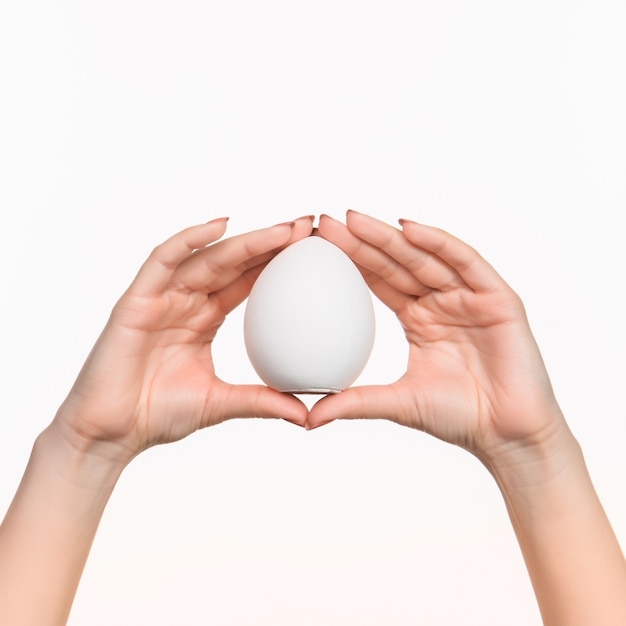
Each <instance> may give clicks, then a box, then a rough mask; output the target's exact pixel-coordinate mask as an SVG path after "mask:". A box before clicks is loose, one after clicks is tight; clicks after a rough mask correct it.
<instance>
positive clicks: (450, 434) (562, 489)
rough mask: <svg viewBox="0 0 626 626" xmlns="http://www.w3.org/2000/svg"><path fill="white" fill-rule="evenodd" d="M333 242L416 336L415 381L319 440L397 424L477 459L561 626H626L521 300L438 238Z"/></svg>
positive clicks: (333, 413) (318, 412)
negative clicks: (349, 429)
mask: <svg viewBox="0 0 626 626" xmlns="http://www.w3.org/2000/svg"><path fill="white" fill-rule="evenodd" d="M346 222H347V223H346V224H345V225H344V224H342V223H340V222H338V221H336V220H333V219H332V218H330V217H328V216H322V218H321V219H320V224H319V234H320V235H321V236H323V237H325V238H326V239H328V240H329V241H331V242H332V243H334V244H336V245H338V246H339V247H340V248H342V249H343V250H344V252H345V253H346V254H348V256H350V257H351V258H352V259H353V261H354V262H355V263H356V264H357V265H358V266H359V267H360V268H361V270H362V273H363V275H364V276H365V278H366V280H367V282H368V284H369V286H370V288H371V289H372V291H373V292H374V293H375V294H376V295H377V296H378V297H379V298H380V299H381V300H382V301H383V302H384V303H385V304H386V305H387V306H388V307H389V308H391V309H392V310H393V311H394V312H395V314H396V315H397V317H398V320H399V321H400V323H401V324H402V326H403V328H404V330H405V334H406V339H407V341H408V343H409V358H408V364H407V370H406V373H405V374H404V375H403V376H402V377H401V378H400V379H399V380H398V381H396V382H395V383H393V384H391V385H383V386H367V387H354V388H351V389H348V390H346V391H344V392H342V393H341V394H337V395H334V396H327V397H326V398H324V399H322V400H321V401H320V402H318V403H317V404H316V405H315V406H314V407H313V408H312V410H311V412H310V414H309V417H308V419H307V425H308V427H309V428H315V427H318V426H320V425H322V424H325V423H328V422H329V421H332V420H335V419H354V418H384V419H388V420H391V421H394V422H397V423H398V424H402V425H405V426H409V427H411V428H416V429H419V430H422V431H425V432H427V433H429V434H431V435H433V436H435V437H437V438H439V439H442V440H444V441H447V442H449V443H452V444H455V445H458V446H460V447H462V448H465V449H466V450H468V451H469V452H471V453H472V454H474V455H475V456H477V457H478V458H479V459H480V460H481V461H482V463H483V464H484V465H485V467H486V468H487V469H488V470H489V472H491V474H492V475H493V476H494V478H495V480H496V482H497V484H498V486H499V488H500V490H501V492H502V495H503V497H504V500H505V502H506V505H507V508H508V512H509V515H510V518H511V522H512V524H513V527H514V529H515V532H516V535H517V538H518V541H519V544H520V547H521V549H522V553H523V555H524V558H525V561H526V564H527V567H528V571H529V574H530V577H531V580H532V583H533V587H534V590H535V593H536V596H537V600H538V602H539V607H540V610H541V613H542V617H543V620H544V624H546V625H549V626H578V625H580V626H588V625H589V624H602V625H603V626H612V625H615V626H618V625H621V624H626V562H625V561H624V557H623V554H622V552H621V549H620V546H619V544H618V542H617V539H616V537H615V534H614V532H613V530H612V528H611V525H610V523H609V521H608V519H607V517H606V514H605V512H604V510H603V508H602V505H601V504H600V501H599V500H598V497H597V495H596V492H595V489H594V487H593V485H592V483H591V480H590V478H589V474H588V472H587V468H586V466H585V462H584V458H583V455H582V452H581V450H580V447H579V445H578V443H577V441H576V440H575V438H574V437H573V435H572V433H571V431H570V429H569V428H568V426H567V424H566V422H565V419H564V417H563V414H562V413H561V410H560V409H559V406H558V404H557V401H556V399H555V397H554V394H553V392H552V387H551V385H550V381H549V378H548V374H547V372H546V369H545V367H544V364H543V361H542V359H541V355H540V353H539V350H538V348H537V345H536V343H535V340H534V338H533V335H532V333H531V331H530V328H529V325H528V321H527V318H526V314H525V312H524V307H523V305H522V302H521V300H520V299H519V297H518V296H517V295H516V294H515V292H514V291H513V290H512V289H511V288H510V287H509V286H508V285H507V284H506V283H505V282H504V280H503V279H502V278H501V277H500V276H499V275H498V274H497V272H496V271H495V270H494V269H493V268H492V267H491V266H490V265H489V264H488V263H487V262H486V261H485V260H484V259H483V258H482V257H481V256H480V255H479V254H478V252H476V251H475V250H473V249H472V248H471V247H470V246H468V245H467V244H465V243H463V242H462V241H460V240H458V239H457V238H455V237H453V236H452V235H450V234H448V233H446V232H444V231H441V230H439V229H436V228H431V227H427V226H423V225H420V224H417V223H415V222H412V221H408V220H400V223H401V229H396V228H393V227H392V226H390V225H388V224H385V223H383V222H380V221H378V220H375V219H373V218H371V217H368V216H366V215H363V214H360V213H356V212H353V211H351V212H349V213H348V215H347V220H346Z"/></svg>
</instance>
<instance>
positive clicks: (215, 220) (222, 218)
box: [207, 217, 230, 224]
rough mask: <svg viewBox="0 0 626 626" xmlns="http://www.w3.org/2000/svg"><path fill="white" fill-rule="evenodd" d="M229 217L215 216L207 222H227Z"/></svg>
mask: <svg viewBox="0 0 626 626" xmlns="http://www.w3.org/2000/svg"><path fill="white" fill-rule="evenodd" d="M229 219H230V218H228V217H216V218H215V219H214V220H209V221H208V222H207V224H214V223H215V222H227V221H228V220H229Z"/></svg>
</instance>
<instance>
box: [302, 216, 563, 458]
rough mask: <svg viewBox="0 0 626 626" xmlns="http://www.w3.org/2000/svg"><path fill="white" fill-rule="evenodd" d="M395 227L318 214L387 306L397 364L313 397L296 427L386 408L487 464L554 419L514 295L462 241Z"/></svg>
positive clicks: (557, 423) (558, 423) (409, 225)
mask: <svg viewBox="0 0 626 626" xmlns="http://www.w3.org/2000/svg"><path fill="white" fill-rule="evenodd" d="M401 223H402V230H398V229H396V228H393V227H392V226H389V225H387V224H385V223H383V222H380V221H378V220H376V219H374V218H371V217H368V216H366V215H363V214H361V213H357V212H354V211H350V212H349V213H348V216H347V220H346V225H344V224H342V223H341V222H339V221H336V220H334V219H332V218H330V217H328V216H322V217H321V219H320V224H319V234H320V235H321V236H323V237H325V238H326V239H327V240H329V241H331V242H332V243H334V244H336V245H337V246H339V247H340V248H341V249H343V250H344V252H345V253H346V254H348V256H350V257H351V258H352V259H353V261H354V262H355V263H356V264H357V265H358V266H359V267H360V269H361V271H362V273H363V275H364V277H365V279H366V281H367V282H368V284H369V286H370V288H371V289H372V291H373V292H374V293H375V294H376V295H377V296H378V297H379V298H380V299H381V300H382V301H383V302H384V303H385V304H386V305H387V306H389V308H391V309H392V310H393V311H394V312H395V314H396V315H397V317H398V319H399V321H400V323H401V324H402V326H403V328H404V330H405V333H406V338H407V341H408V343H409V358H408V365H407V370H406V373H405V374H404V375H403V376H402V377H401V378H400V379H399V380H398V381H396V382H394V383H393V384H389V385H378V386H364V387H354V388H350V389H347V390H346V391H344V392H342V393H340V394H336V395H333V396H327V397H325V398H323V399H322V400H320V401H319V402H318V403H317V404H316V405H315V406H314V407H313V408H312V409H311V411H310V414H309V417H308V419H307V426H308V427H309V428H314V427H317V426H320V425H322V424H325V423H327V422H329V421H332V420H334V419H346V418H386V419H389V420H392V421H394V422H397V423H399V424H403V425H405V426H411V427H413V428H417V429H419V430H423V431H425V432H427V433H430V434H432V435H434V436H436V437H438V438H440V439H442V440H445V441H448V442H450V443H454V444H457V445H459V446H461V447H463V448H466V449H468V450H470V451H471V452H473V453H474V454H475V455H477V456H478V457H480V458H481V459H482V460H483V461H485V462H487V463H489V460H490V459H492V458H495V457H496V456H498V455H500V454H501V453H502V452H505V451H507V450H508V449H509V448H511V446H513V447H519V446H521V447H524V446H528V445H529V444H534V443H538V442H540V441H543V440H545V439H547V438H550V437H551V436H552V435H553V434H554V433H555V432H556V431H558V430H560V429H561V427H562V426H563V425H564V420H563V417H562V415H561V412H560V410H559V408H558V405H557V403H556V400H555V398H554V395H553V392H552V389H551V385H550V381H549V378H548V375H547V373H546V370H545V367H544V364H543V361H542V358H541V355H540V353H539V350H538V348H537V345H536V343H535V340H534V338H533V335H532V333H531V330H530V328H529V325H528V322H527V318H526V314H525V311H524V308H523V305H522V302H521V300H520V298H519V297H518V296H517V295H516V294H515V293H514V291H513V290H512V289H511V288H510V287H509V286H508V285H507V284H506V283H505V282H504V280H503V279H502V278H501V277H500V276H499V275H498V274H497V273H496V271H495V270H494V269H493V268H492V267H491V266H490V265H489V264H488V263H487V262H486V261H485V260H484V259H483V258H482V257H481V256H480V255H479V254H478V253H477V252H476V251H475V250H473V249H472V248H471V247H470V246H468V245H467V244H465V243H463V242H462V241H460V240H459V239H457V238H455V237H453V236H452V235H450V234H448V233H446V232H444V231H441V230H438V229H435V228H431V227H426V226H422V225H419V224H416V223H415V222H410V221H407V220H402V221H401Z"/></svg>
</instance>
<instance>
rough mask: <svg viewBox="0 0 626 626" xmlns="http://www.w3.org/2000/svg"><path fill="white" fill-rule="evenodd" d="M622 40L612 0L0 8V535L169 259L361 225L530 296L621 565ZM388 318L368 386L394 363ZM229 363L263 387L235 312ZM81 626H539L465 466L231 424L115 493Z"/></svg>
mask: <svg viewBox="0 0 626 626" xmlns="http://www.w3.org/2000/svg"><path fill="white" fill-rule="evenodd" d="M625 26H626V7H625V5H624V3H623V2H621V1H618V0H616V1H608V0H567V1H565V0H563V1H556V0H541V1H539V0H530V1H527V2H523V3H522V2H501V1H499V0H477V1H474V2H462V1H460V0H456V1H451V0H443V1H438V2H428V1H426V0H418V1H415V0H414V1H404V2H398V1H393V0H392V1H389V0H386V1H385V2H381V1H374V2H370V1H363V0H362V1H361V2H356V1H350V0H333V1H327V0H321V1H320V0H318V1H317V2H297V1H292V2H287V1H283V2H277V1H274V0H273V1H268V2H252V1H250V0H248V1H239V0H235V1H229V2H225V1H224V2H200V1H185V0H182V1H180V0H179V1H177V2H163V1H152V2H148V1H141V0H125V1H119V0H115V1H111V2H106V3H96V2H91V3H88V2H80V1H78V0H77V1H75V2H69V1H61V2H48V1H45V2H44V1H43V0H41V1H28V0H26V1H20V2H18V1H17V0H8V1H7V2H3V3H2V8H0V90H1V95H0V207H1V216H2V219H1V222H0V276H1V280H0V293H1V304H2V308H1V313H0V316H1V317H0V320H1V324H0V332H1V333H2V342H1V346H2V348H1V354H0V359H1V360H0V363H1V365H0V367H1V370H0V371H1V372H2V377H1V382H0V384H1V394H2V396H1V397H2V405H1V406H2V411H1V413H0V509H1V510H2V511H4V510H5V509H6V507H7V506H8V504H9V502H10V499H11V497H12V495H13V493H14V491H15V489H16V487H17V484H18V482H19V478H20V476H21V473H22V471H23V468H24V466H25V464H26V461H27V459H28V455H29V453H30V448H31V445H32V442H33V440H34V438H35V437H36V435H37V434H38V433H39V432H40V431H41V429H42V428H43V427H44V426H45V425H46V424H47V423H48V422H49V420H50V419H51V418H52V417H53V415H54V413H55V410H56V407H57V406H58V404H59V403H60V402H61V400H62V399H63V397H64V396H65V394H66V393H67V391H68V389H69V387H70V385H71V383H72V381H73V379H74V377H75V375H76V373H77V371H78V369H79V367H80V365H81V363H82V361H83V359H84V358H85V356H86V354H87V352H88V350H89V348H90V346H91V344H92V343H93V341H94V340H95V338H96V336H97V334H98V332H99V330H100V328H101V327H102V325H103V324H104V322H105V320H106V318H107V316H108V312H109V310H110V308H111V307H112V305H113V304H114V302H115V300H116V299H117V297H118V295H119V294H120V293H121V292H122V290H123V289H124V288H125V287H126V285H127V284H128V282H129V281H130V280H131V278H132V277H133V275H134V273H135V271H136V269H137V268H138V266H139V264H140V263H141V261H142V260H143V259H144V258H145V256H146V255H147V254H148V253H149V251H150V249H151V248H152V247H153V246H154V245H155V244H157V243H158V242H160V241H161V240H162V239H164V238H166V237H167V236H169V235H170V234H172V233H174V232H176V231H178V230H180V229H182V228H184V227H185V226H187V225H191V224H194V223H198V222H204V221H206V220H208V219H211V218H213V217H219V216H222V215H229V216H230V217H231V219H230V223H229V232H231V233H237V232H243V231H246V230H250V229H252V228H254V227H257V226H265V225H269V224H272V223H274V222H278V221H284V220H288V219H292V218H294V217H297V216H299V215H302V214H307V213H316V214H319V213H320V212H327V213H329V214H331V215H333V216H335V217H337V218H343V215H344V211H345V210H346V209H348V208H354V209H358V210H361V211H364V212H368V213H371V214H373V215H375V216H378V217H380V218H382V219H385V220H387V221H389V222H394V223H395V220H396V219H397V218H398V217H408V218H413V219H416V220H418V221H423V222H425V223H430V224H434V225H437V226H441V227H444V228H446V229H448V230H450V231H452V232H454V233H455V234H457V235H459V236H461V237H462V238H464V239H466V240H467V241H469V242H470V243H472V244H473V245H474V246H475V247H477V248H478V249H479V250H480V251H481V252H482V253H483V255H484V256H486V257H487V258H488V259H489V260H490V261H491V262H492V263H493V264H494V265H495V266H496V267H497V268H498V270H499V271H500V272H501V273H502V274H503V275H504V276H505V278H506V279H507V280H508V281H509V282H510V283H511V284H512V285H513V287H514V288H515V289H516V290H517V291H518V292H519V293H520V294H521V296H522V297H523V299H524V301H525V303H526V305H527V309H528V314H529V317H530V320H531V324H532V326H533V329H534V331H535V333H536V335H537V338H538V341H539V343H540V345H541V347H542V350H543V354H544V357H545V360H546V362H547V365H548V368H549V370H550V372H551V375H552V379H553V383H554V386H555V389H556V392H557V395H558V397H559V400H560V402H561V405H562V407H563V409H564V410H565V412H566V415H567V417H568V420H569V422H570V424H571V427H572V429H573V430H574V432H575V434H576V435H577V437H578V438H579V440H580V441H581V443H582V445H583V448H584V450H585V453H586V457H587V461H588V464H589V467H590V470H591V472H592V476H593V478H594V481H595V484H596V486H597V489H598V491H599V493H600V496H601V498H602V500H603V502H604V504H605V507H606V509H607V512H608V514H609V516H610V518H611V520H612V522H613V524H614V527H615V529H616V532H617V534H618V536H619V538H620V541H621V542H622V545H624V544H625V543H626V501H625V499H624V493H625V489H624V487H625V484H626V455H625V454H624V443H623V439H624V435H625V434H626V426H625V421H626V414H625V413H626V411H625V409H624V387H625V383H626V334H625V332H624V320H625V319H626V303H625V298H624V296H623V291H624V275H623V270H624V265H625V259H626V252H625V248H624V244H623V232H624V227H623V225H622V224H623V222H622V220H623V217H621V214H623V212H624V210H625V208H626V206H625V205H626V183H625V180H626V122H625V119H626V116H625V115H624V112H625V111H626V87H625V83H626V79H625V74H624V67H625V65H626V63H625V62H626V38H625V37H624V32H625ZM313 288H314V289H317V290H319V292H320V297H323V295H324V294H323V285H316V286H314V287H313ZM377 314H378V335H377V341H376V347H375V351H374V354H373V356H372V359H371V361H370V363H369V365H368V367H367V369H366V371H365V372H364V374H363V376H362V380H363V382H365V381H368V382H369V381H374V382H385V381H391V380H393V379H395V378H396V377H397V376H398V375H399V374H400V373H401V372H402V368H403V365H404V357H405V349H404V345H403V342H402V339H401V335H400V331H399V329H398V327H397V326H396V324H395V321H394V319H393V318H392V316H390V315H389V314H388V312H387V311H385V310H383V309H382V308H380V307H379V308H378V309H377ZM216 361H217V368H218V373H219V374H221V375H222V376H223V377H224V378H226V379H228V380H230V381H233V382H234V381H238V382H251V381H255V380H256V377H255V375H254V373H253V372H252V371H251V368H250V366H249V365H248V361H247V358H246V356H245V352H244V349H243V343H242V340H241V311H240V310H237V311H236V312H235V313H234V314H233V316H232V317H231V318H229V320H227V323H226V326H225V327H224V329H223V333H222V334H221V336H220V338H219V340H218V343H217V346H216ZM70 623H71V624H72V625H87V624H88V625H90V626H100V625H102V626H104V625H106V626H109V625H110V624H119V625H121V626H122V625H135V624H150V625H155V626H160V625H171V624H209V623H211V624H220V625H225V626H231V625H233V626H234V625H237V626H239V625H249V624H254V625H278V626H282V625H294V624H297V625H299V626H312V625H315V626H319V625H324V626H333V625H339V624H341V625H344V626H345V625H348V626H351V625H358V626H368V625H382V624H385V625H386V626H394V625H405V624H406V625H408V624H426V625H428V626H436V625H438V624H455V625H456V624H460V625H480V626H484V625H486V624H494V625H495V624H498V625H500V624H507V626H522V625H523V626H529V625H531V624H539V623H540V619H539V615H538V612H537V609H536V607H535V601H534V597H533V595H532V590H531V587H530V584H529V582H528V580H527V576H526V573H525V569H524V565H523V562H522V560H521V557H520V554H519V550H518V548H517V545H516V543H515V539H514V536H513V533H512V531H511V529H510V526H509V522H508V519H507V517H506V513H505V510H504V505H503V502H502V500H501V497H500V495H499V493H498V491H497V488H496V486H495V484H494V483H493V481H492V479H491V477H490V476H489V475H488V473H487V472H486V471H485V470H484V469H483V468H482V467H481V466H480V465H479V463H478V462H477V461H476V460H474V459H473V458H472V457H471V456H470V455H468V454H467V453H465V452H464V451H461V450H460V449H456V448H453V447H449V446H446V445H444V444H442V443H440V442H438V441H436V440H433V439H429V438H428V437H427V436H426V435H424V434H422V433H419V432H413V431H410V430H408V429H402V428H400V427H398V426H395V425H392V424H389V423H377V422H368V423H362V422H357V423H341V424H332V425H330V426H328V427H326V428H323V429H320V430H317V431H314V432H310V433H307V432H304V431H302V430H300V429H298V428H296V427H294V426H292V425H290V424H287V423H283V422H280V423H274V422H264V421H243V420H240V421H235V422H231V423H228V424H225V425H222V426H219V427H216V428H214V429H210V430H207V431H204V432H201V433H198V434H197V435H195V436H193V437H190V438H188V439H186V440H185V441H182V442H180V443H178V444H173V445H171V446H168V447H161V448H157V449H153V450H150V451H149V452H147V453H145V454H144V455H143V456H142V457H140V458H139V459H137V460H136V461H135V462H134V463H133V464H132V465H131V466H130V467H129V468H128V470H127V471H126V472H125V474H124V475H123V476H122V479H121V481H120V483H119V485H118V488H117V490H116V492H115V493H114V495H113V498H112V500H111V502H110V505H109V507H108V509H107V511H106V514H105V516H104V519H103V521H102V524H101V527H100V531H99V534H98V536H97V539H96V542H95V545H94V548H93V551H92V554H91V557H90V559H89V562H88V564H87V568H86V571H85V575H84V578H83V581H82V585H81V587H80V589H79V592H78V596H77V598H76V603H75V607H74V611H73V614H72V618H71V620H70Z"/></svg>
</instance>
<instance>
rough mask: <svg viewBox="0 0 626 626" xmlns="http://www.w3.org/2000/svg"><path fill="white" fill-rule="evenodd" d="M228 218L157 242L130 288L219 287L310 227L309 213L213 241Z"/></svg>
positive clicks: (152, 291) (147, 291) (142, 291)
mask: <svg viewBox="0 0 626 626" xmlns="http://www.w3.org/2000/svg"><path fill="white" fill-rule="evenodd" d="M227 219H228V218H219V219H217V220H212V221H211V222H208V223H207V224H201V225H199V226H192V227H191V228H187V229H185V230H183V231H182V232H180V233H178V234H177V235H174V236H173V237H171V238H170V239H168V240H167V241H165V242H164V243H162V244H160V245H159V246H157V247H156V248H155V249H154V250H153V252H152V254H151V255H150V257H149V258H148V259H147V261H146V262H145V263H144V265H143V266H142V268H141V269H140V271H139V273H138V275H137V278H136V279H135V281H134V282H133V285H132V286H131V289H132V290H133V292H134V293H135V294H137V295H141V296H153V295H158V294H160V293H162V292H163V291H164V290H165V289H166V288H167V287H169V286H173V287H175V288H176V289H180V290H186V291H190V292H191V291H194V290H204V291H207V292H210V291H215V290H218V289H220V288H221V287H223V286H225V285H228V284H229V283H231V282H233V281H234V280H236V279H237V278H238V277H239V276H241V275H242V274H243V273H244V272H245V271H246V270H247V269H249V268H251V267H255V266H257V265H259V264H263V263H265V262H267V261H268V260H269V259H270V258H272V257H273V256H274V255H275V254H276V251H277V250H279V249H280V248H282V247H284V246H286V245H289V244H290V243H293V242H294V241H297V240H298V239H301V238H303V237H306V236H307V235H309V234H310V233H311V231H312V228H313V216H305V217H302V218H298V219H297V220H295V221H293V222H286V223H284V224H276V225H274V226H271V227H269V228H264V229H260V230H256V231H253V232H250V233H245V234H242V235H236V236H234V237H230V238H228V239H224V240H222V241H219V242H218V243H214V242H216V241H217V240H218V239H220V238H221V237H222V235H223V234H224V232H225V230H226V222H227ZM211 244H212V245H211Z"/></svg>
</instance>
